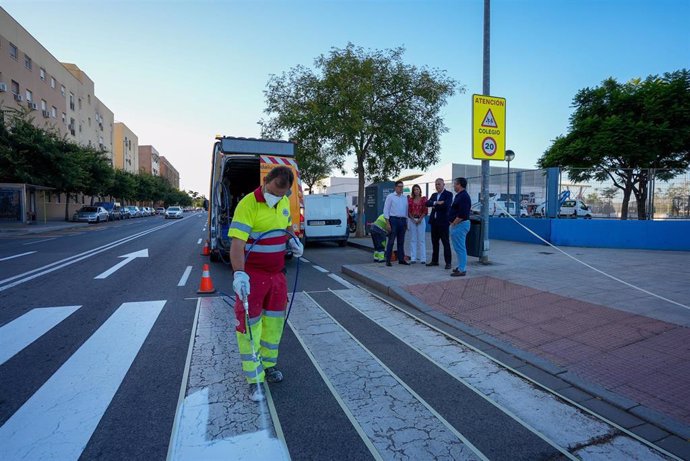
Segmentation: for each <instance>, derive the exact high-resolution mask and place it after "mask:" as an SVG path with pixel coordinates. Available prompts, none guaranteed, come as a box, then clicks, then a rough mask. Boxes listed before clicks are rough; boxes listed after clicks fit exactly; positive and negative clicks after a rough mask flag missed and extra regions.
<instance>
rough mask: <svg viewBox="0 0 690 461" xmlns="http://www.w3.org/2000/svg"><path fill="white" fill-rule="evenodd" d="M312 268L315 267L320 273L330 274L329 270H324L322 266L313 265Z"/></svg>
mask: <svg viewBox="0 0 690 461" xmlns="http://www.w3.org/2000/svg"><path fill="white" fill-rule="evenodd" d="M311 267H313V268H314V269H316V270H317V271H319V272H323V273H324V274H328V269H324V268H323V267H321V266H317V265H316V264H312V265H311Z"/></svg>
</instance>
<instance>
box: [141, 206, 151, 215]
mask: <svg viewBox="0 0 690 461" xmlns="http://www.w3.org/2000/svg"><path fill="white" fill-rule="evenodd" d="M139 211H141V215H142V216H151V210H150V209H149V207H147V206H143V207H141V208H139Z"/></svg>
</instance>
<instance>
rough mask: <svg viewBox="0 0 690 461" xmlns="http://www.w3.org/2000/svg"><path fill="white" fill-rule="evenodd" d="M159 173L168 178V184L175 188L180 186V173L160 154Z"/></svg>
mask: <svg viewBox="0 0 690 461" xmlns="http://www.w3.org/2000/svg"><path fill="white" fill-rule="evenodd" d="M159 162H160V173H161V174H160V175H161V176H162V177H164V178H166V179H167V180H168V182H169V183H170V185H171V186H172V187H174V188H175V189H179V188H180V173H178V171H177V170H176V169H175V167H174V166H172V163H170V162H169V161H168V159H167V158H165V157H164V156H162V155H161V156H160V158H159Z"/></svg>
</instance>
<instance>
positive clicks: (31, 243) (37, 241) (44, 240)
mask: <svg viewBox="0 0 690 461" xmlns="http://www.w3.org/2000/svg"><path fill="white" fill-rule="evenodd" d="M55 238H56V237H53V238H52V239H43V240H36V241H35V242H29V243H24V245H33V244H34V243H41V242H49V241H51V240H55Z"/></svg>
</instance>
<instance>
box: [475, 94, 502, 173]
mask: <svg viewBox="0 0 690 461" xmlns="http://www.w3.org/2000/svg"><path fill="white" fill-rule="evenodd" d="M505 156H506V98H498V97H496V96H484V95H482V94H473V95H472V158H474V159H478V160H504V159H505Z"/></svg>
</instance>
